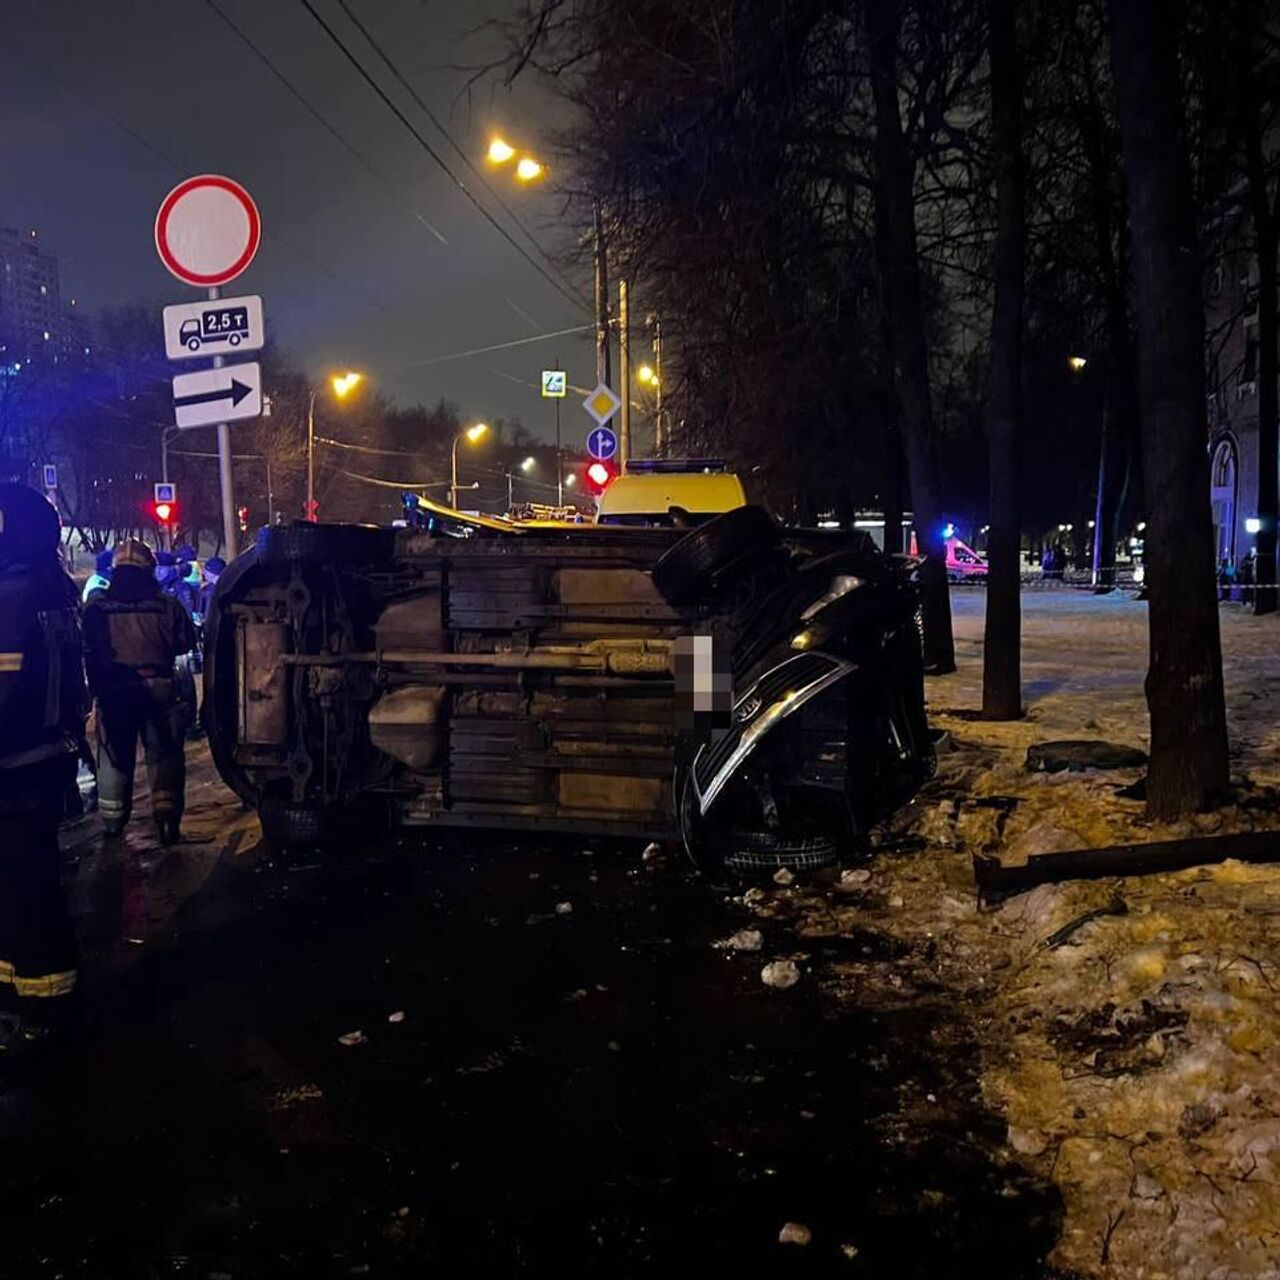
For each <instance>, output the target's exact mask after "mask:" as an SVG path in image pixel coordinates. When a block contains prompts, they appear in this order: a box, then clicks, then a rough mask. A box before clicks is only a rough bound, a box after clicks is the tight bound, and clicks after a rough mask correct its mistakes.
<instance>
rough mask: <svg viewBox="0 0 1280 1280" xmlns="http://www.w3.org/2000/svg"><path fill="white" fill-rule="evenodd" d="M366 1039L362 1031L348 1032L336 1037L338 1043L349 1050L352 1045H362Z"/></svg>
mask: <svg viewBox="0 0 1280 1280" xmlns="http://www.w3.org/2000/svg"><path fill="white" fill-rule="evenodd" d="M366 1038H367V1037H366V1036H365V1034H364V1032H363V1031H348V1032H347V1033H346V1035H341V1036H339V1037H338V1043H339V1044H342V1045H346V1046H347V1048H348V1049H350V1048H351V1047H352V1045H357V1044H364V1043H365V1040H366Z"/></svg>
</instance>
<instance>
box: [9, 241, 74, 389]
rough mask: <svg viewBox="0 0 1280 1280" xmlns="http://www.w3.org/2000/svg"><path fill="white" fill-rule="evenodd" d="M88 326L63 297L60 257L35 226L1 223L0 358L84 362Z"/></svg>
mask: <svg viewBox="0 0 1280 1280" xmlns="http://www.w3.org/2000/svg"><path fill="white" fill-rule="evenodd" d="M88 345H89V343H88V326H87V325H86V324H85V323H84V320H83V318H82V317H81V315H80V313H79V311H78V310H77V308H76V303H75V299H74V298H73V299H70V300H68V301H65V302H64V300H63V298H62V294H61V291H60V289H59V281H58V259H57V256H56V255H55V254H54V253H52V252H50V251H49V250H48V249H46V248H45V247H44V246H43V245H41V244H40V242H39V238H38V236H37V234H36V232H35V231H34V230H31V231H14V230H13V229H12V228H8V227H0V363H3V364H6V365H8V366H13V365H15V364H19V363H21V364H29V363H44V362H49V363H54V364H63V363H72V364H75V363H80V362H82V361H83V359H84V358H85V357H86V356H87V355H88V354H89V352H88Z"/></svg>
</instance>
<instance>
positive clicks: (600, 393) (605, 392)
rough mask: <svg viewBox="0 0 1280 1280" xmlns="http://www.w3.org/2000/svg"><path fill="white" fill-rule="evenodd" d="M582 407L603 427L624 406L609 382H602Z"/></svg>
mask: <svg viewBox="0 0 1280 1280" xmlns="http://www.w3.org/2000/svg"><path fill="white" fill-rule="evenodd" d="M582 407H583V408H584V409H585V410H586V411H587V412H588V413H589V414H590V415H591V416H592V417H593V418H594V419H595V420H596V421H597V422H598V423H599V424H600V425H601V426H602V427H603V426H604V424H605V423H606V422H608V421H609V419H610V418H612V417H613V415H614V414H615V413H617V412H618V410H619V409H620V408H621V407H622V401H621V400H619V399H618V397H617V396H616V395H615V394H614V392H613V390H612V389H611V388H610V387H609V386H608V384H607V383H604V382H602V383H600V385H599V386H598V387H596V389H595V390H594V391H593V392H592V393H591V394H590V395H589V396H588V397H587V398H586V399H585V400H584V401H583V402H582Z"/></svg>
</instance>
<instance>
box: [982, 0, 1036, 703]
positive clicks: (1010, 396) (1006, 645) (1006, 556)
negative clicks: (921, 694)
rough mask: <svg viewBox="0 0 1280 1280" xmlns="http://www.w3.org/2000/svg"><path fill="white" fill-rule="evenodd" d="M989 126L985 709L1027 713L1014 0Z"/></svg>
mask: <svg viewBox="0 0 1280 1280" xmlns="http://www.w3.org/2000/svg"><path fill="white" fill-rule="evenodd" d="M990 15H991V32H990V56H991V130H992V146H993V151H994V155H995V169H996V245H995V305H994V308H993V310H992V315H991V419H990V424H989V427H988V436H989V445H988V450H989V454H990V463H989V465H990V482H991V499H990V510H989V512H988V516H987V518H988V521H989V522H990V525H991V528H990V530H989V531H988V535H987V556H988V561H989V564H990V569H989V572H988V576H987V619H986V630H985V633H984V636H983V646H982V715H983V718H984V719H986V720H1017V719H1018V718H1020V717H1021V715H1022V601H1021V572H1020V567H1019V564H1018V558H1019V557H1018V551H1019V543H1020V538H1021V532H1022V529H1021V521H1020V519H1019V511H1018V436H1019V434H1020V433H1019V430H1018V420H1019V418H1020V416H1021V413H1020V408H1021V391H1022V302H1023V288H1024V275H1025V266H1026V221H1025V216H1024V197H1023V172H1022V121H1021V115H1022V86H1021V83H1020V81H1019V76H1018V44H1017V20H1016V17H1015V13H1014V0H991V2H990Z"/></svg>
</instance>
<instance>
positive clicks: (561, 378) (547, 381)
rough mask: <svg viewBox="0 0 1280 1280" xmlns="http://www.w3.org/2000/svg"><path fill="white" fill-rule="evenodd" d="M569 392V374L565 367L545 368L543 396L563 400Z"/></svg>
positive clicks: (543, 373)
mask: <svg viewBox="0 0 1280 1280" xmlns="http://www.w3.org/2000/svg"><path fill="white" fill-rule="evenodd" d="M568 393H569V375H568V374H567V373H566V372H565V371H564V370H563V369H543V371H542V398H543V399H544V400H563V399H564V398H565V396H566V395H568Z"/></svg>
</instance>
